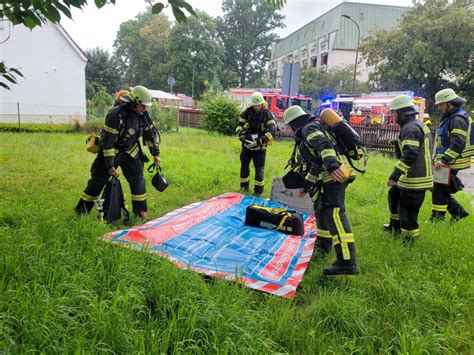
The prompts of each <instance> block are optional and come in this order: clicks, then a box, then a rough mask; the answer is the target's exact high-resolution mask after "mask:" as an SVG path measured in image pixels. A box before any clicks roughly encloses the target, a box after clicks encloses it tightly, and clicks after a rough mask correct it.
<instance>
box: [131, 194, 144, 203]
mask: <svg viewBox="0 0 474 355" xmlns="http://www.w3.org/2000/svg"><path fill="white" fill-rule="evenodd" d="M146 198H147V193H146V192H145V193H144V194H141V195H132V201H145V200H146Z"/></svg>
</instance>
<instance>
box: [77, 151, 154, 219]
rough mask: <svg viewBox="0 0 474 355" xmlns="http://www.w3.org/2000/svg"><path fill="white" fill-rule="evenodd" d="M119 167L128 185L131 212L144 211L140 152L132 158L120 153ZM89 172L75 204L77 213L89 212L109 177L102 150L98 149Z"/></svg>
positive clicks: (143, 185) (145, 207)
mask: <svg viewBox="0 0 474 355" xmlns="http://www.w3.org/2000/svg"><path fill="white" fill-rule="evenodd" d="M119 167H120V168H121V169H122V172H123V175H124V176H125V179H127V182H128V184H129V185H130V190H131V193H132V209H133V212H134V213H135V214H137V215H138V214H139V213H140V212H142V211H143V212H146V211H147V193H146V186H145V179H144V177H143V161H142V160H141V159H140V154H138V155H137V156H136V157H135V158H133V157H131V156H130V155H128V154H126V153H122V156H121V159H120V163H119ZM90 172H91V178H90V179H89V181H88V182H87V186H86V188H85V189H84V192H83V193H82V195H81V198H80V200H79V202H78V203H77V206H76V212H77V213H85V212H90V210H91V209H92V207H94V200H96V199H98V198H99V196H100V193H101V192H102V189H103V188H104V186H105V184H106V183H107V181H108V180H109V178H110V175H109V172H108V169H107V167H106V165H105V160H104V154H103V152H102V150H101V151H99V153H98V154H97V157H96V158H95V160H94V162H93V163H92V167H91V170H90Z"/></svg>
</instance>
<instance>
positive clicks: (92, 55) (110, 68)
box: [85, 48, 121, 98]
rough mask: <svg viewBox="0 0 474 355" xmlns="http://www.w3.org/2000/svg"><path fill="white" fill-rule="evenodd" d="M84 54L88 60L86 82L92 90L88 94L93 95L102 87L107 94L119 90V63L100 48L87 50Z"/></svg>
mask: <svg viewBox="0 0 474 355" xmlns="http://www.w3.org/2000/svg"><path fill="white" fill-rule="evenodd" d="M85 54H86V57H87V59H88V61H87V65H86V80H87V81H88V83H89V84H90V85H92V88H93V90H92V93H90V94H92V95H93V94H94V93H95V92H97V91H98V90H99V89H100V88H102V87H105V88H106V90H107V92H109V93H112V92H114V91H116V90H117V89H119V88H120V83H121V68H120V66H119V62H118V61H117V60H116V59H115V58H114V57H112V56H110V55H109V52H108V51H107V50H103V49H101V48H94V49H90V50H87V51H86V52H85ZM88 98H90V96H88Z"/></svg>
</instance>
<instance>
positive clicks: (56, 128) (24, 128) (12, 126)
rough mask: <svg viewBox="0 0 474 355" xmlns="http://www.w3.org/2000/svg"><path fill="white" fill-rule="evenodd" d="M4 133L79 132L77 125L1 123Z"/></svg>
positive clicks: (1, 129) (0, 128)
mask: <svg viewBox="0 0 474 355" xmlns="http://www.w3.org/2000/svg"><path fill="white" fill-rule="evenodd" d="M0 131H2V132H32V133H34V132H48V133H72V132H77V131H79V128H78V127H77V125H75V124H49V123H22V124H21V125H20V126H18V123H0Z"/></svg>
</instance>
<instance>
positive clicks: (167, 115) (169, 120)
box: [149, 101, 178, 132]
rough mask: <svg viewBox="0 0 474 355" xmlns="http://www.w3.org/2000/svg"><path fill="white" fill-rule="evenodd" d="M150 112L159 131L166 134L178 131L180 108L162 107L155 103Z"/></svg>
mask: <svg viewBox="0 0 474 355" xmlns="http://www.w3.org/2000/svg"><path fill="white" fill-rule="evenodd" d="M149 112H150V116H151V118H152V119H153V121H154V122H155V125H156V127H157V128H158V130H160V131H162V132H164V131H172V130H175V129H176V127H177V126H176V120H177V115H178V107H160V106H159V105H158V103H157V102H156V101H153V103H152V105H151V108H150V110H149Z"/></svg>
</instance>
